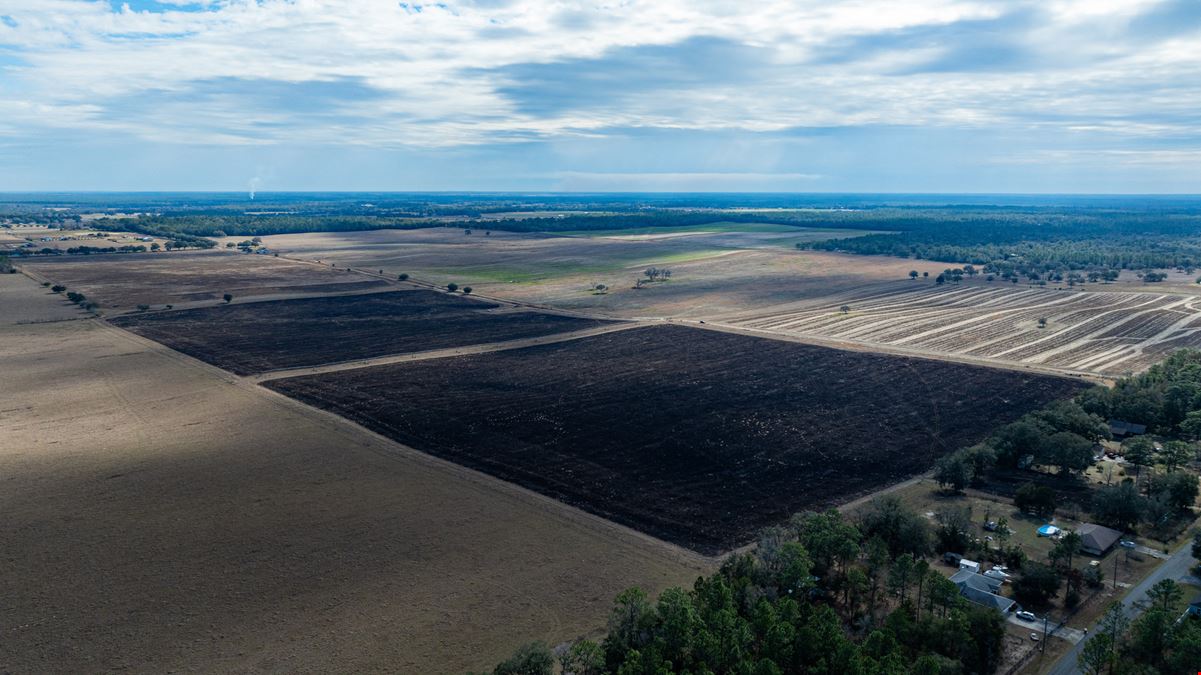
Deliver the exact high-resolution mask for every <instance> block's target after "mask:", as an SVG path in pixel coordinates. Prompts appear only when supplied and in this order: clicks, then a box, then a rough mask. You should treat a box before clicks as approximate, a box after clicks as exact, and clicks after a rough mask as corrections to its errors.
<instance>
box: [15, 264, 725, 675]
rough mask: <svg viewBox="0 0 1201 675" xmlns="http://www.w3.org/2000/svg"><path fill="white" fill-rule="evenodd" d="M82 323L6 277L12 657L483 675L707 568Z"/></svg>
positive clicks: (144, 665)
mask: <svg viewBox="0 0 1201 675" xmlns="http://www.w3.org/2000/svg"><path fill="white" fill-rule="evenodd" d="M81 316H84V315H83V313H82V312H80V311H79V310H78V309H76V308H75V307H74V306H71V305H69V304H68V303H65V302H64V301H63V300H62V299H61V297H60V296H57V295H54V294H51V293H50V292H49V291H48V290H46V289H44V288H42V287H41V286H38V285H37V284H36V283H34V282H32V281H30V280H29V279H28V278H26V277H24V276H23V275H19V274H15V275H0V362H2V363H3V364H4V386H3V387H0V403H2V404H0V426H2V428H3V430H4V438H5V441H4V442H3V443H0V476H3V485H4V487H3V489H0V509H2V510H3V513H4V518H3V525H2V526H0V550H3V551H5V552H6V553H5V560H4V573H3V574H0V597H3V598H4V610H3V611H2V612H0V635H3V636H4V637H3V640H0V671H2V672H13V673H25V672H64V673H67V672H93V673H94V672H109V671H118V670H121V671H134V672H212V671H219V672H252V671H275V672H402V673H431V672H448V673H462V672H465V671H469V670H471V671H478V670H481V669H483V668H485V667H490V666H492V665H493V664H495V663H496V662H497V661H499V660H500V659H501V658H503V657H505V656H507V655H508V654H509V653H511V652H512V650H513V649H514V647H515V645H519V644H522V643H523V642H526V641H528V640H533V639H540V640H545V641H547V642H548V643H550V644H552V645H553V644H558V643H560V642H562V641H565V640H571V639H575V638H577V637H578V636H580V635H585V634H590V635H594V634H595V633H596V631H598V630H600V629H602V628H603V626H604V624H605V618H606V617H607V616H608V613H609V611H610V608H611V601H612V598H613V597H614V596H615V595H616V594H617V593H618V592H620V591H622V590H624V589H625V588H628V587H630V586H639V587H642V588H644V589H646V590H647V591H648V592H650V593H656V594H657V593H658V592H659V591H661V590H662V589H664V588H666V587H668V586H673V585H685V586H687V585H689V584H691V583H692V581H693V580H694V579H695V578H696V576H697V575H699V574H701V573H707V572H708V571H710V570H711V568H712V563H711V562H710V561H707V560H704V559H701V558H699V557H697V556H694V555H690V554H688V553H687V552H684V551H681V550H680V549H677V548H674V547H670V546H667V545H665V544H663V543H661V542H657V541H653V540H650V539H649V538H646V537H643V536H640V535H637V534H635V533H632V532H630V531H628V530H625V529H623V528H618V527H615V526H613V525H611V524H609V523H607V522H604V521H602V520H600V519H598V518H594V517H591V516H588V515H586V514H583V513H580V512H579V511H577V510H574V509H569V508H567V507H564V506H563V505H561V504H558V503H556V502H554V501H552V500H549V499H545V498H542V497H539V496H536V495H532V494H530V493H529V492H527V491H525V490H520V489H518V488H515V487H513V486H510V485H508V484H505V483H503V482H501V481H495V480H492V479H488V478H485V477H482V476H479V475H478V474H475V473H473V472H468V471H464V470H463V469H461V468H459V467H456V466H454V465H451V464H448V463H445V462H441V461H438V460H434V459H432V458H430V457H429V456H427V455H425V454H423V453H419V452H415V451H413V450H411V449H408V448H404V447H402V446H399V445H397V444H395V443H392V442H390V441H387V440H385V439H382V438H380V437H379V436H376V435H375V434H371V433H368V432H366V431H364V430H363V429H360V428H358V427H356V426H355V425H352V424H349V423H347V422H345V421H344V420H340V419H338V418H335V417H333V416H331V415H328V414H325V413H321V412H318V411H315V410H313V409H312V408H309V407H307V406H302V405H299V404H297V403H295V402H293V401H291V400H289V399H287V398H284V397H282V396H278V395H276V394H274V393H272V392H269V391H266V390H264V389H263V388H261V387H257V386H251V385H248V384H244V383H240V382H238V381H236V380H234V379H233V378H231V377H230V376H228V375H227V374H224V373H221V372H220V371H218V370H216V369H214V368H211V367H209V366H205V365H202V364H198V363H196V362H195V361H192V360H191V359H184V358H181V357H180V356H179V355H177V354H175V353H174V352H172V351H170V350H168V349H166V348H164V347H162V346H160V345H157V344H155V343H153V342H149V341H147V340H143V339H140V338H138V337H136V336H133V335H131V334H129V333H127V332H124V331H119V330H115V329H113V328H111V327H108V326H106V325H105V324H104V323H102V322H98V321H95V320H91V319H87V318H79V317H81ZM31 322H38V323H31Z"/></svg>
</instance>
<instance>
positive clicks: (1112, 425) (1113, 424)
mask: <svg viewBox="0 0 1201 675" xmlns="http://www.w3.org/2000/svg"><path fill="white" fill-rule="evenodd" d="M1109 432H1110V433H1112V434H1116V435H1118V436H1125V435H1127V434H1136V435H1138V434H1145V433H1147V425H1145V424H1135V423H1134V422H1127V421H1126V420H1109Z"/></svg>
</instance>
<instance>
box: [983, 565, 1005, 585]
mask: <svg viewBox="0 0 1201 675" xmlns="http://www.w3.org/2000/svg"><path fill="white" fill-rule="evenodd" d="M984 576H986V577H988V578H990V579H997V580H998V581H1000V582H1001V583H1005V582H1006V581H1009V575H1008V574H1006V573H1004V572H1002V571H1001V570H999V569H997V568H995V567H994V568H992V569H991V570H988V571H987V572H985V573H984Z"/></svg>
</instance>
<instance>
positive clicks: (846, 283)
mask: <svg viewBox="0 0 1201 675" xmlns="http://www.w3.org/2000/svg"><path fill="white" fill-rule="evenodd" d="M676 234H677V235H678V234H679V233H676ZM779 236H780V234H779V233H777V232H768V233H759V232H715V233H708V234H706V233H699V234H695V235H690V236H674V237H662V238H653V239H649V240H647V239H630V238H627V237H626V236H625V235H617V236H615V237H607V236H599V235H596V234H593V235H590V236H561V235H545V234H519V233H511V232H492V234H491V235H489V236H484V234H483V232H482V231H480V230H478V229H477V230H473V234H472V235H470V236H465V235H464V234H463V230H462V229H458V228H436V229H425V230H407V231H405V230H379V231H374V232H346V233H330V232H325V233H309V234H289V235H275V236H269V237H264V238H263V242H264V244H265V245H267V246H269V247H271V248H272V249H273V250H279V251H281V255H285V256H288V257H294V258H298V259H303V260H321V261H322V262H323V263H326V264H329V263H336V264H337V265H338V266H339V267H343V266H346V265H350V266H352V267H354V268H356V269H363V270H367V271H370V272H373V273H379V271H380V270H383V273H384V276H387V277H391V278H394V277H395V275H397V274H400V273H407V274H410V275H412V276H413V277H414V278H417V279H421V280H425V281H429V282H431V283H434V284H439V285H442V284H446V283H449V282H452V281H453V282H455V283H458V284H459V285H465V284H466V285H471V286H472V287H473V288H474V290H475V292H476V293H477V294H482V295H488V296H492V297H498V298H503V299H507V300H513V301H517V302H529V303H536V304H543V305H550V306H553V307H558V308H561V309H569V310H572V311H579V312H588V313H594V314H601V315H606V316H616V317H665V316H668V317H682V318H705V317H709V316H715V315H720V314H727V313H730V312H736V311H742V310H745V309H748V308H755V307H769V306H772V305H774V304H781V303H790V302H798V301H806V300H815V299H820V298H821V297H823V296H825V295H827V294H830V293H833V292H837V291H840V290H850V289H853V288H861V287H864V286H865V285H871V284H875V283H878V282H882V281H890V280H895V281H900V280H904V279H906V276H905V275H906V274H907V273H908V272H909V270H911V269H916V270H918V271H928V272H930V273H931V274H932V275H937V273H938V272H939V271H941V270H942V269H943V268H945V267H946V265H944V264H942V263H932V262H926V261H914V260H904V259H898V258H885V257H878V258H866V257H862V256H848V255H841V254H837V253H825V252H810V251H804V252H802V251H797V250H795V249H793V248H789V247H782V246H778V245H774V244H771V243H770V242H771V241H773V240H774V239H775V238H778V237H779ZM765 242H768V243H765ZM651 266H655V267H667V268H670V269H671V270H672V272H673V276H672V278H671V280H670V281H668V282H660V283H654V284H650V285H648V286H647V287H644V288H641V289H635V288H633V287H634V282H635V281H636V280H637V279H638V278H639V277H641V276H642V273H643V270H645V269H646V268H647V267H651ZM598 283H599V284H604V285H606V286H608V287H609V291H608V292H607V293H605V294H603V295H598V294H595V293H593V291H592V290H591V289H592V287H593V286H594V285H595V284H598Z"/></svg>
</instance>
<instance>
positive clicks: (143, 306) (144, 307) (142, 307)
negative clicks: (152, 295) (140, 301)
mask: <svg viewBox="0 0 1201 675" xmlns="http://www.w3.org/2000/svg"><path fill="white" fill-rule="evenodd" d="M148 309H150V305H138V311H139V312H145V311H146V310H148Z"/></svg>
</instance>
